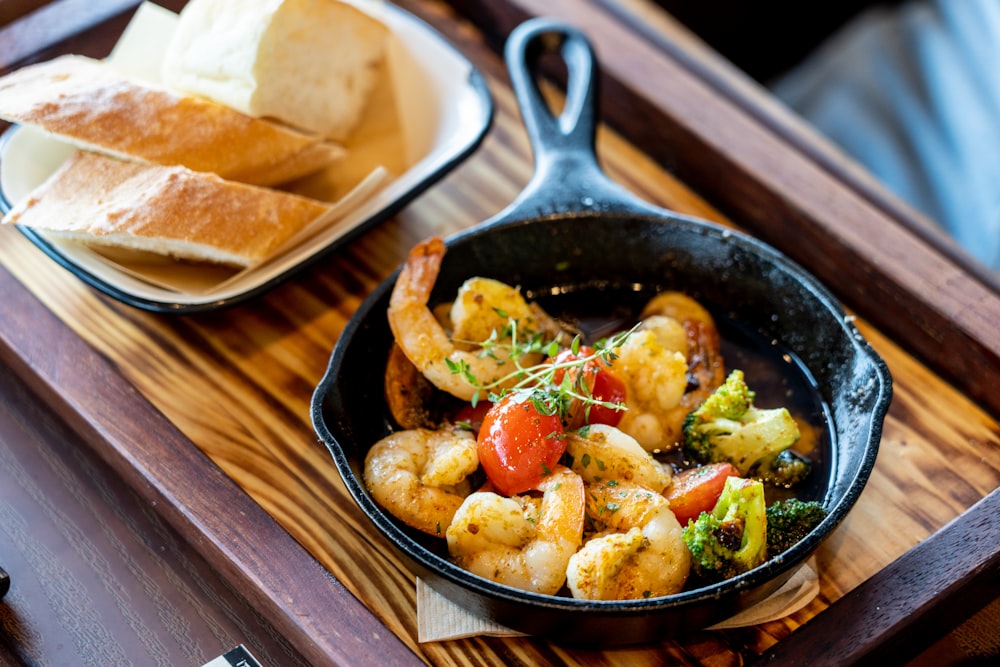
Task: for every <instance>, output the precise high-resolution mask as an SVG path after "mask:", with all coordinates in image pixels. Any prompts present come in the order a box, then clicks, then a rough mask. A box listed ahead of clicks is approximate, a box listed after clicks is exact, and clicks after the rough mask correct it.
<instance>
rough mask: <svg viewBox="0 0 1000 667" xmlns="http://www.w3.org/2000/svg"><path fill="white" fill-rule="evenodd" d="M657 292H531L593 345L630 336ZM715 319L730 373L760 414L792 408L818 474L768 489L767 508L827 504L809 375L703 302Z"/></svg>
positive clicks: (825, 446)
mask: <svg viewBox="0 0 1000 667" xmlns="http://www.w3.org/2000/svg"><path fill="white" fill-rule="evenodd" d="M655 294H656V291H650V290H645V289H624V290H623V289H618V288H616V289H608V288H586V289H580V290H559V292H558V294H545V295H543V294H541V293H538V292H536V293H531V292H527V293H526V295H527V296H528V298H529V299H533V300H535V301H537V302H538V303H539V305H541V306H542V308H543V309H545V310H546V312H548V313H549V314H550V315H552V316H553V317H556V318H557V319H558V320H559V321H560V322H561V323H562V324H563V325H564V326H566V327H567V328H568V329H570V330H571V331H575V332H576V333H578V334H580V336H581V337H582V338H583V339H584V340H585V341H587V342H594V341H596V340H600V339H601V338H605V337H607V336H610V335H613V334H614V333H617V332H619V331H623V330H626V329H628V328H630V327H631V326H633V325H634V324H635V323H636V322H637V321H638V320H639V313H640V312H641V311H642V308H643V306H644V305H645V304H646V303H647V302H648V301H649V299H651V298H652V297H653V296H655ZM699 302H700V303H701V305H703V306H704V307H705V308H707V309H708V310H709V311H710V312H711V313H712V316H713V318H714V319H715V323H716V327H717V328H718V330H719V337H720V348H721V353H722V358H723V360H724V362H725V368H726V373H727V374H728V373H729V372H730V371H732V370H733V369H737V368H738V369H741V370H742V371H743V373H744V377H745V378H746V382H747V384H748V385H749V387H750V388H751V389H752V390H753V391H754V392H755V393H756V398H755V400H754V404H755V405H756V406H757V407H758V408H762V409H767V408H779V407H785V408H788V410H789V412H791V413H792V416H793V417H794V418H795V421H796V422H797V423H798V425H799V430H800V432H801V437H800V438H799V441H798V442H797V443H796V444H795V445H793V447H792V449H793V450H795V451H796V452H797V453H799V454H802V455H803V456H805V457H807V458H808V459H809V461H810V462H811V463H812V466H813V470H812V473H811V474H810V475H809V477H808V478H807V479H806V481H805V482H804V483H802V484H800V485H799V487H798V488H796V489H795V490H786V489H780V488H774V487H771V486H768V487H767V499H768V502H769V503H770V502H773V501H774V500H777V499H779V498H783V497H788V496H795V497H798V498H801V499H803V500H822V499H823V496H824V495H825V492H826V489H827V486H828V482H829V472H830V466H831V464H832V461H831V460H830V459H831V452H832V451H833V446H832V442H831V437H830V428H829V421H828V418H827V409H826V406H825V404H824V402H823V400H822V399H821V396H820V392H819V390H818V388H817V386H816V383H815V381H814V380H813V378H812V376H811V374H810V373H809V371H808V369H806V368H805V366H804V365H803V364H802V362H801V361H800V360H799V359H798V358H796V357H795V355H793V354H791V353H790V352H789V351H788V350H787V349H785V348H784V347H782V346H781V344H780V343H779V342H778V341H775V340H773V339H772V338H771V337H769V336H765V335H764V334H762V333H761V332H759V331H755V330H752V329H751V328H749V327H747V326H746V325H744V324H742V323H740V322H738V321H736V320H734V319H733V318H732V317H730V316H727V315H726V314H725V313H721V312H718V311H717V310H715V309H713V307H712V304H710V303H706V302H703V301H699ZM660 458H662V459H664V460H667V461H669V462H670V463H672V464H673V465H674V466H675V467H677V468H681V467H683V466H684V462H683V456H682V454H681V452H679V451H675V452H671V453H668V454H665V455H661V456H660Z"/></svg>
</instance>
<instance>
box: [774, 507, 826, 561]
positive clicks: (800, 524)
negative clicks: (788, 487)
mask: <svg viewBox="0 0 1000 667" xmlns="http://www.w3.org/2000/svg"><path fill="white" fill-rule="evenodd" d="M766 514H767V551H768V553H769V554H771V555H774V556H777V555H778V554H780V553H782V552H784V551H787V550H788V549H790V548H792V547H793V546H794V545H795V544H797V543H798V542H799V541H800V540H801V539H802V538H804V537H805V536H806V535H808V534H809V533H811V532H812V530H813V528H815V527H816V526H818V525H819V524H820V522H821V521H823V519H825V518H826V515H827V510H826V508H825V507H823V505H822V503H819V502H817V501H815V500H799V499H798V498H786V499H784V500H778V501H775V502H774V503H773V504H772V505H771V506H770V507H768V508H767V512H766Z"/></svg>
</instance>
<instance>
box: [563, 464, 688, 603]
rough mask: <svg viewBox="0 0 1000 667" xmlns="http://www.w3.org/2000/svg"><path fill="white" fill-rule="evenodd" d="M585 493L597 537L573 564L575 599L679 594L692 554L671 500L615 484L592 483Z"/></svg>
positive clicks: (570, 572)
mask: <svg viewBox="0 0 1000 667" xmlns="http://www.w3.org/2000/svg"><path fill="white" fill-rule="evenodd" d="M586 493H587V518H588V521H590V522H592V523H593V525H594V526H595V528H596V529H597V530H598V532H597V533H596V534H595V536H594V537H591V538H590V539H589V540H587V542H586V543H585V544H584V545H583V547H582V548H581V549H580V550H579V551H577V552H576V553H575V554H573V556H572V557H571V558H570V560H569V565H568V567H567V571H566V577H567V579H566V583H567V585H568V586H569V589H570V591H571V592H572V594H573V597H575V598H581V599H587V600H636V599H643V598H650V597H659V596H662V595H672V594H674V593H678V592H680V591H681V590H682V589H683V588H684V584H685V582H687V578H688V573H689V572H690V569H691V553H690V552H689V551H688V548H687V546H686V545H685V543H684V537H683V529H682V528H681V525H680V523H678V521H677V518H676V517H675V516H674V513H673V512H671V511H670V503H669V502H668V501H667V499H666V498H664V497H663V496H662V495H660V494H659V493H656V492H654V491H651V490H650V489H647V488H644V487H641V486H638V485H636V484H631V483H627V482H615V481H614V480H611V481H607V482H601V483H599V484H588V485H587V491H586Z"/></svg>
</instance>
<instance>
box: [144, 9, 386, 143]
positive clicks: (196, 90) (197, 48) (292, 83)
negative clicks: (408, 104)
mask: <svg viewBox="0 0 1000 667" xmlns="http://www.w3.org/2000/svg"><path fill="white" fill-rule="evenodd" d="M388 37H389V30H388V28H387V27H386V26H385V25H384V24H383V23H382V22H381V21H378V20H377V19H375V18H374V17H372V16H371V15H369V14H367V13H365V12H364V11H362V10H361V9H359V8H357V7H355V6H353V5H352V4H350V3H347V2H341V1H339V0H255V1H254V2H247V0H192V1H191V2H189V3H188V4H187V5H186V6H185V7H184V9H182V10H181V13H180V20H179V22H178V25H177V29H176V32H175V33H174V35H173V37H172V38H171V41H170V44H169V46H168V48H167V53H166V55H165V57H164V62H163V65H162V71H161V76H162V78H163V81H164V83H166V84H167V85H168V86H170V87H172V88H176V89H177V90H182V91H186V92H189V93H192V94H196V95H202V96H204V97H207V98H209V99H212V100H215V101H217V102H220V103H222V104H225V105H228V106H230V107H232V108H234V109H238V110H240V111H242V112H244V113H247V114H250V115H252V116H257V117H270V118H274V119H277V120H280V121H282V122H285V123H288V124H290V125H293V126H295V127H298V128H300V129H303V130H306V131H311V132H315V133H317V134H320V135H322V136H324V137H327V138H329V139H332V140H336V141H344V140H345V139H347V138H348V136H349V135H350V133H351V131H352V130H353V129H354V128H355V127H356V126H357V125H358V123H359V121H360V120H361V117H362V115H363V112H364V109H365V105H366V103H367V102H368V99H369V97H370V96H371V93H372V90H373V89H374V88H375V85H376V83H377V81H378V76H380V68H381V64H382V61H383V60H384V59H385V57H386V49H387V41H388Z"/></svg>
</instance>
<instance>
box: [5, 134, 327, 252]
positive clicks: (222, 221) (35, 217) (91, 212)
mask: <svg viewBox="0 0 1000 667" xmlns="http://www.w3.org/2000/svg"><path fill="white" fill-rule="evenodd" d="M328 210H330V207H329V206H328V205H326V204H323V203H322V202H318V201H315V200H312V199H308V198H306V197H300V196H298V195H293V194H289V193H287V192H283V191H279V190H272V189H269V188H261V187H255V186H250V185H245V184H242V183H234V182H231V181H225V180H223V179H221V178H219V177H218V176H216V175H214V174H208V173H204V172H196V171H192V170H190V169H187V168H185V167H160V166H148V165H141V164H137V163H134V162H123V161H121V160H117V159H114V158H109V157H106V156H103V155H99V154H96V153H90V152H86V151H77V152H75V153H74V154H73V155H72V156H71V157H70V158H69V159H68V160H67V161H66V162H65V163H64V164H63V165H62V166H61V167H60V168H59V169H58V170H57V171H56V172H55V173H54V174H53V175H52V176H51V177H50V178H49V179H48V180H47V181H46V182H45V183H43V184H42V185H40V186H39V187H38V188H36V189H35V190H34V191H33V192H32V193H31V194H30V195H29V196H28V197H25V198H24V200H23V201H21V202H19V203H18V204H16V205H15V206H14V208H13V209H11V211H10V212H9V213H8V214H7V215H6V216H5V217H4V219H3V223H4V224H19V225H24V226H27V227H31V228H34V229H38V230H43V231H45V232H47V233H49V234H51V235H54V236H58V237H61V238H67V239H71V240H75V241H80V242H83V243H87V244H90V245H96V246H105V247H108V248H119V249H129V250H138V251H145V252H152V253H156V254H161V255H168V256H172V257H174V258H178V259H186V260H193V261H201V262H212V263H217V264H225V265H229V266H236V267H251V266H254V265H256V264H258V263H260V262H262V261H264V260H265V259H267V258H269V257H270V256H271V254H272V253H273V252H274V251H275V250H276V249H278V248H279V247H280V246H281V245H282V244H283V243H284V242H285V241H287V240H288V239H289V238H291V237H292V236H293V235H294V234H295V233H296V232H298V231H299V230H301V229H302V228H303V227H305V226H306V225H307V224H309V223H310V222H311V221H313V220H315V219H317V218H318V217H319V216H322V215H324V214H325V213H326V212H327V211H328Z"/></svg>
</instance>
